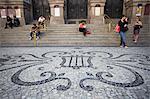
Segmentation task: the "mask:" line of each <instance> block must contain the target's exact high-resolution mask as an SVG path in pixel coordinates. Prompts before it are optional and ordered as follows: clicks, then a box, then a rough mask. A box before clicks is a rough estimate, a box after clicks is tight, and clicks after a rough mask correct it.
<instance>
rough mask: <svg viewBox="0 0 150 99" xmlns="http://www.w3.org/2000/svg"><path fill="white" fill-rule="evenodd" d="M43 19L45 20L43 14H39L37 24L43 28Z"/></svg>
mask: <svg viewBox="0 0 150 99" xmlns="http://www.w3.org/2000/svg"><path fill="white" fill-rule="evenodd" d="M44 21H45V18H44V17H43V16H40V17H39V19H38V25H39V26H40V25H41V26H42V27H43V28H44Z"/></svg>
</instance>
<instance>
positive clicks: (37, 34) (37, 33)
mask: <svg viewBox="0 0 150 99" xmlns="http://www.w3.org/2000/svg"><path fill="white" fill-rule="evenodd" d="M33 33H34V32H30V37H32V38H33ZM37 36H38V37H39V36H40V32H36V37H37Z"/></svg>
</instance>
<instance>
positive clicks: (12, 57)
mask: <svg viewBox="0 0 150 99" xmlns="http://www.w3.org/2000/svg"><path fill="white" fill-rule="evenodd" d="M148 51H149V52H150V49H149V48H130V49H121V48H98V47H95V48H90V47H89V48H85V47H81V48H73V47H52V48H1V54H0V75H1V77H0V87H1V88H0V99H150V77H149V74H150V54H148Z"/></svg>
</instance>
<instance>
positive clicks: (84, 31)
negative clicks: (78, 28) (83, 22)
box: [83, 28, 87, 36]
mask: <svg viewBox="0 0 150 99" xmlns="http://www.w3.org/2000/svg"><path fill="white" fill-rule="evenodd" d="M86 32H87V30H86V28H83V35H84V36H86Z"/></svg>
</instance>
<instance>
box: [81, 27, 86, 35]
mask: <svg viewBox="0 0 150 99" xmlns="http://www.w3.org/2000/svg"><path fill="white" fill-rule="evenodd" d="M79 31H80V32H83V35H84V36H86V32H87V29H86V28H79Z"/></svg>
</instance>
